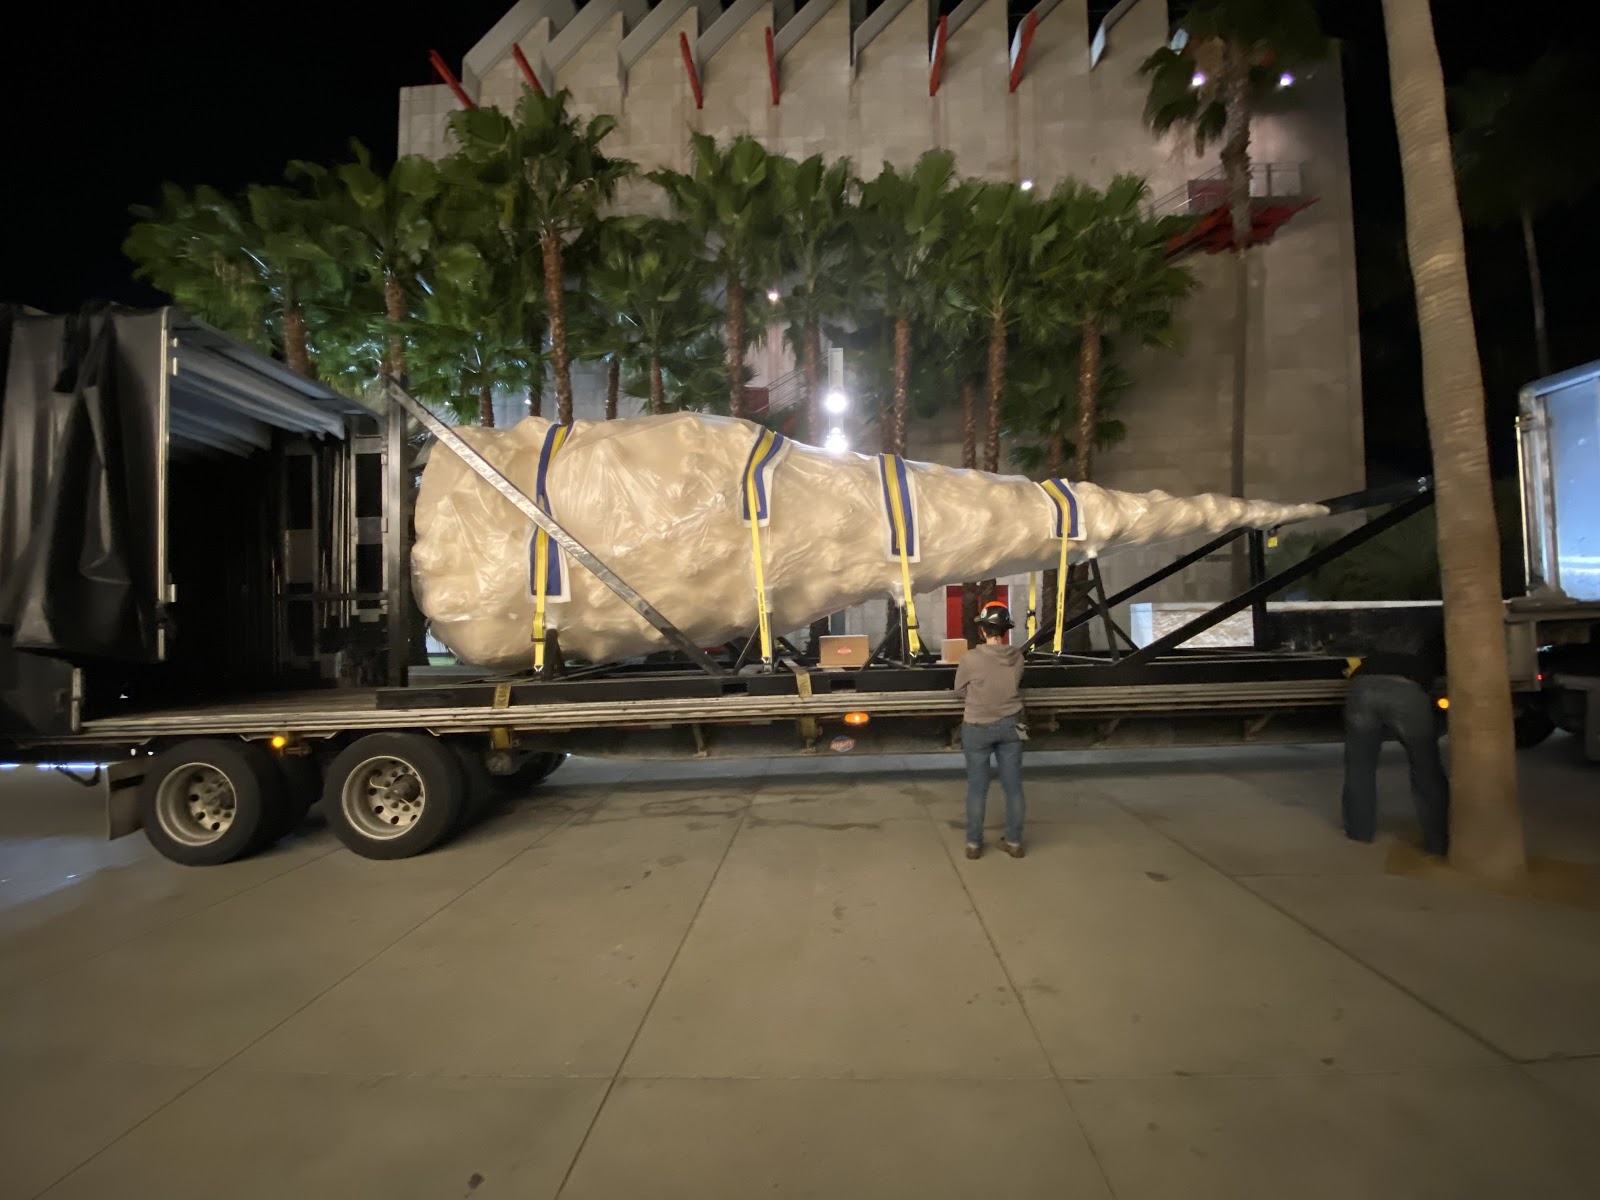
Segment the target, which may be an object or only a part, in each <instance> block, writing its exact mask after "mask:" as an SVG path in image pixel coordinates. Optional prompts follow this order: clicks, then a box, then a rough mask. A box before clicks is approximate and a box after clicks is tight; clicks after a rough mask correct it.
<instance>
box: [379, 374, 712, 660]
mask: <svg viewBox="0 0 1600 1200" xmlns="http://www.w3.org/2000/svg"><path fill="white" fill-rule="evenodd" d="M387 390H388V395H389V397H390V399H391V400H392V401H393V402H394V403H395V404H398V405H399V406H400V407H401V408H403V409H404V410H405V411H406V412H408V413H410V414H411V415H412V416H414V417H416V418H417V420H419V421H421V422H422V424H423V426H424V428H426V429H427V431H428V432H429V433H431V434H433V436H434V437H436V438H438V439H439V441H440V442H441V443H443V444H444V445H445V446H446V447H447V448H448V449H450V450H452V451H454V452H455V454H456V455H457V456H458V457H459V458H460V459H461V461H462V462H464V463H466V464H467V466H468V467H470V468H472V470H473V471H474V472H475V473H476V474H478V475H479V476H481V477H482V479H483V480H484V482H485V483H487V484H488V485H489V486H490V487H492V488H494V490H495V491H497V492H499V493H500V494H501V495H502V496H504V497H505V498H506V499H507V500H509V501H511V503H512V504H514V505H516V507H517V511H519V512H520V513H522V515H523V516H525V517H527V518H528V520H530V521H532V522H533V523H534V524H535V525H537V526H538V527H539V528H540V529H542V530H544V531H545V532H546V533H548V534H549V535H550V536H551V538H552V539H554V540H555V541H556V542H558V543H560V545H561V548H562V549H563V550H565V551H566V552H567V553H568V554H569V555H571V556H572V557H573V558H574V559H575V560H576V561H577V562H579V563H580V564H582V565H583V566H584V567H585V568H587V569H588V571H589V573H590V574H592V575H593V576H594V577H595V578H596V579H598V580H599V581H600V582H601V583H603V584H605V585H606V586H607V587H608V588H610V589H611V590H612V591H613V592H615V593H616V594H617V596H618V597H619V598H621V600H622V601H623V603H625V604H626V605H627V606H628V607H629V608H631V609H633V611H634V612H636V613H638V614H639V615H640V616H641V617H643V618H644V619H645V620H646V621H648V622H649V623H650V625H651V626H652V627H653V628H654V629H655V631H656V632H657V633H659V634H660V635H661V636H662V637H664V638H665V639H666V640H667V641H668V642H670V643H671V644H672V645H674V646H676V647H677V648H678V649H679V650H681V651H682V652H683V653H684V654H685V655H687V656H688V658H689V661H690V662H692V663H694V664H695V665H696V666H697V667H699V668H700V669H701V670H702V671H704V672H705V673H706V674H707V675H721V674H722V673H723V672H722V668H721V667H719V666H718V665H717V664H716V663H715V662H713V661H712V659H711V656H710V655H708V654H707V653H706V652H705V651H704V650H702V649H701V648H700V647H699V646H698V645H696V644H695V642H694V640H693V639H692V638H690V637H689V636H688V635H687V634H686V633H684V632H683V630H681V629H679V628H678V627H677V626H676V625H674V624H673V623H672V622H671V621H669V620H667V619H666V617H664V616H662V615H661V614H660V613H659V612H658V611H656V608H655V606H654V605H653V604H651V603H650V601H648V600H646V599H645V598H644V597H643V596H641V595H640V594H639V593H638V592H636V591H635V590H634V589H633V588H631V587H629V586H628V585H627V583H625V582H624V581H623V580H622V579H621V578H620V577H619V576H618V575H617V573H616V572H615V571H613V570H612V569H611V568H610V567H608V566H606V564H605V563H603V562H601V561H600V559H599V558H597V557H595V555H594V553H593V552H591V551H590V550H589V549H588V548H586V547H585V546H584V545H583V544H582V543H581V542H579V541H578V539H577V538H575V537H573V536H572V535H571V534H570V533H568V532H567V531H566V530H565V529H563V528H562V527H561V526H560V525H558V524H557V523H556V522H555V520H554V519H553V518H552V517H551V516H550V515H549V514H548V513H546V512H545V511H544V510H543V509H542V508H540V507H539V506H538V505H537V504H535V503H534V502H533V500H532V498H531V497H529V496H528V494H527V493H526V492H524V491H523V490H522V489H521V488H519V487H517V485H516V484H514V483H512V482H511V481H510V480H509V479H507V478H506V477H505V476H504V475H503V474H501V473H500V471H499V470H497V469H496V468H495V466H494V464H492V463H491V462H489V460H488V459H486V458H484V457H483V455H481V454H479V453H478V452H477V451H476V450H474V449H473V448H472V447H471V446H469V445H468V444H467V443H466V442H465V441H463V440H462V438H461V435H460V434H458V433H457V432H456V431H455V430H454V429H452V428H451V427H450V426H449V425H446V424H445V423H444V422H443V421H441V420H440V419H439V418H438V417H436V416H434V415H433V414H432V413H431V412H429V411H428V410H427V408H425V407H424V406H423V405H421V404H419V403H418V402H417V401H416V399H415V398H414V397H412V395H411V394H410V393H409V392H407V391H406V390H405V389H404V388H402V387H401V386H400V385H399V384H397V383H395V382H394V381H393V380H389V381H388V388H387ZM403 434H404V425H403V424H402V426H401V433H400V434H399V435H396V434H390V438H391V441H392V440H393V439H394V438H395V437H396V436H403ZM392 471H393V468H392V467H391V473H392ZM401 652H402V653H404V648H402V651H401ZM391 653H393V651H392V650H391Z"/></svg>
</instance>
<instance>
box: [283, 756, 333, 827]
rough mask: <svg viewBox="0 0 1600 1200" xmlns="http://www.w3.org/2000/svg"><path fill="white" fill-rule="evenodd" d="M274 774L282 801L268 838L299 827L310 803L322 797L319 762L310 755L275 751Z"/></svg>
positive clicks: (320, 766) (308, 809)
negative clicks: (281, 791)
mask: <svg viewBox="0 0 1600 1200" xmlns="http://www.w3.org/2000/svg"><path fill="white" fill-rule="evenodd" d="M276 757H277V764H278V774H279V776H280V777H281V778H282V780H283V804H282V805H281V809H280V817H279V820H278V824H277V829H276V831H275V832H274V833H273V835H272V840H273V841H277V840H278V839H279V838H281V837H285V836H287V835H288V834H291V833H293V832H294V831H295V830H296V829H299V828H300V825H301V823H302V822H304V821H305V819H306V814H307V813H309V812H310V811H311V806H312V805H313V804H315V803H316V802H317V801H318V800H320V799H321V798H322V764H320V763H319V762H317V760H316V758H315V757H314V756H313V755H310V754H298V755H296V754H279V755H277V756H276Z"/></svg>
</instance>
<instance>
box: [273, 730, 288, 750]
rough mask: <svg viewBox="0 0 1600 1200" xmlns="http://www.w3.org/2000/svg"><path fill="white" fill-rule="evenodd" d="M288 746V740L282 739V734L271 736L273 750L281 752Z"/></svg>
mask: <svg viewBox="0 0 1600 1200" xmlns="http://www.w3.org/2000/svg"><path fill="white" fill-rule="evenodd" d="M288 744H289V739H288V738H286V737H284V736H283V734H281V733H275V734H273V735H272V748H273V749H274V750H282V749H283V748H284V747H285V746H287V745H288Z"/></svg>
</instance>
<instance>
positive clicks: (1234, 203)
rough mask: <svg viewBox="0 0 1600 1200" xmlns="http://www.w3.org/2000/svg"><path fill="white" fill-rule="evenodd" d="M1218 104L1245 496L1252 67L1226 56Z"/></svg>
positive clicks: (1237, 563) (1244, 578)
mask: <svg viewBox="0 0 1600 1200" xmlns="http://www.w3.org/2000/svg"><path fill="white" fill-rule="evenodd" d="M1221 90H1222V99H1223V103H1224V104H1225V105H1226V107H1227V121H1226V124H1225V125H1224V127H1223V136H1222V172H1223V176H1224V177H1225V178H1226V179H1227V183H1228V219H1229V222H1230V223H1231V224H1232V226H1233V270H1234V276H1233V404H1232V409H1231V413H1230V424H1229V445H1228V466H1229V471H1228V494H1229V495H1232V496H1243V495H1244V494H1245V417H1246V411H1247V407H1246V406H1247V402H1248V399H1249V394H1250V363H1249V352H1250V326H1249V321H1250V268H1249V265H1248V263H1247V262H1246V261H1245V254H1246V252H1247V251H1248V250H1249V248H1250V243H1251V239H1252V236H1253V226H1254V219H1253V217H1252V215H1251V211H1250V116H1251V112H1250V67H1249V64H1248V63H1247V62H1245V61H1244V60H1243V59H1242V58H1239V57H1238V56H1236V55H1235V54H1234V52H1233V51H1232V49H1231V48H1230V49H1226V50H1225V51H1224V58H1223V76H1222V86H1221ZM1230 562H1231V569H1232V570H1231V573H1232V576H1233V591H1234V592H1235V593H1237V592H1242V591H1244V589H1245V588H1247V587H1248V586H1249V574H1250V564H1249V560H1248V558H1247V557H1246V554H1245V544H1244V540H1243V539H1242V538H1241V539H1239V540H1238V541H1236V542H1235V543H1234V545H1233V553H1232V557H1231V560H1230Z"/></svg>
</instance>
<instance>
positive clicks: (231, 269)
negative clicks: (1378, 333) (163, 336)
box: [124, 184, 348, 376]
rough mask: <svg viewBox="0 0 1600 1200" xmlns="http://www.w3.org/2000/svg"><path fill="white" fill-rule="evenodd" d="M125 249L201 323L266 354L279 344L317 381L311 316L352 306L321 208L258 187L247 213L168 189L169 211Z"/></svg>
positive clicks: (158, 213) (248, 196) (145, 217)
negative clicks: (236, 336)
mask: <svg viewBox="0 0 1600 1200" xmlns="http://www.w3.org/2000/svg"><path fill="white" fill-rule="evenodd" d="M133 213H134V215H135V216H136V217H139V218H140V220H139V222H138V224H136V225H135V226H134V227H133V229H132V231H131V232H130V233H129V236H128V239H127V241H126V243H125V244H124V250H125V252H126V253H127V254H128V256H129V257H130V258H132V259H133V260H134V261H135V263H137V264H138V274H139V275H140V276H142V277H143V278H146V279H149V280H150V281H151V282H152V283H154V284H155V285H156V286H157V287H159V288H161V289H162V290H163V291H166V292H167V293H168V294H169V295H171V296H172V297H173V299H175V300H177V301H178V302H179V303H180V304H183V305H185V306H186V307H190V308H191V309H192V310H193V311H194V312H196V313H197V314H198V315H201V316H204V317H206V318H207V319H211V320H215V321H216V322H217V323H218V324H219V325H220V326H221V327H222V328H224V329H227V330H229V331H230V332H238V333H239V334H240V335H241V336H242V337H243V338H244V339H245V340H247V341H250V342H253V343H255V344H257V345H276V347H277V348H278V349H279V351H280V352H281V353H282V355H283V359H284V362H286V363H287V364H288V365H289V367H290V368H291V369H292V370H294V371H295V372H297V373H299V374H301V375H306V376H310V375H312V374H313V372H314V367H313V363H312V339H311V335H310V333H309V330H308V324H307V314H308V312H311V313H312V314H313V315H320V306H324V305H330V304H331V305H332V306H333V307H334V308H335V309H338V308H340V307H342V299H343V293H344V292H345V291H346V289H347V283H348V281H347V279H346V277H345V273H344V270H343V268H342V266H341V263H340V259H339V256H338V255H337V254H335V253H334V252H332V251H330V250H329V249H328V247H326V246H324V245H323V244H322V238H323V234H324V232H325V230H324V227H323V220H322V216H321V213H320V210H319V207H318V205H317V204H316V203H315V202H314V201H312V200H310V199H308V198H306V197H305V196H302V195H300V194H299V193H297V192H294V191H291V190H290V189H288V188H282V187H266V186H263V185H259V184H252V185H251V186H250V187H249V188H248V189H247V190H246V192H245V197H244V203H243V205H239V204H235V203H234V202H233V201H231V200H229V199H228V198H227V197H225V196H223V195H222V194H221V193H220V192H218V191H216V190H215V189H214V188H206V187H201V188H196V189H195V193H194V195H193V197H190V196H186V195H185V194H184V193H183V191H182V189H180V188H176V187H173V186H171V185H168V186H167V188H166V189H165V190H164V193H163V202H162V206H161V208H159V209H149V208H142V207H141V208H135V209H134V210H133Z"/></svg>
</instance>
